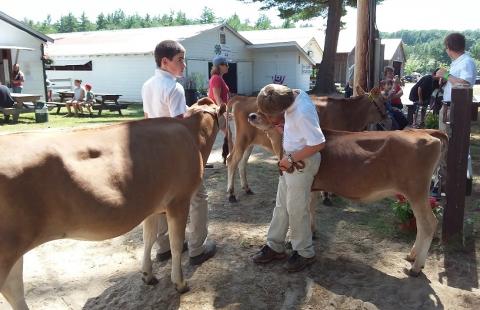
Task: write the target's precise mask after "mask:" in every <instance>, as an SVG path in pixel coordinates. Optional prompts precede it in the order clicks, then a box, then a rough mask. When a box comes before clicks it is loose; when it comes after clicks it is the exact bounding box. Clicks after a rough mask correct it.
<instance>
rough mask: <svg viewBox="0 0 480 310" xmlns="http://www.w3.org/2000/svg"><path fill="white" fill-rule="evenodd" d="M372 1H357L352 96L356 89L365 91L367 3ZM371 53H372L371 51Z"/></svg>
mask: <svg viewBox="0 0 480 310" xmlns="http://www.w3.org/2000/svg"><path fill="white" fill-rule="evenodd" d="M370 1H372V2H373V1H374V0H358V1H357V43H356V46H355V71H354V77H353V85H354V86H355V87H354V88H353V92H354V95H357V93H356V87H357V86H360V87H362V88H363V89H364V90H366V89H367V86H368V84H367V76H368V72H367V70H368V67H369V63H368V62H369V61H368V60H369V57H368V45H369V28H370V27H369V26H370V20H369V2H370ZM372 52H373V51H372Z"/></svg>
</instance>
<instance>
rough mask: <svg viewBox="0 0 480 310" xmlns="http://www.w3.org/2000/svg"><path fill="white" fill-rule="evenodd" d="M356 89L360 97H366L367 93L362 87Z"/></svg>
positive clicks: (358, 86)
mask: <svg viewBox="0 0 480 310" xmlns="http://www.w3.org/2000/svg"><path fill="white" fill-rule="evenodd" d="M355 89H356V90H357V95H359V96H363V95H365V91H364V90H363V88H362V87H361V86H360V85H357V87H356V88H355Z"/></svg>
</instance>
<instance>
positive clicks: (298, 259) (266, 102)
mask: <svg viewBox="0 0 480 310" xmlns="http://www.w3.org/2000/svg"><path fill="white" fill-rule="evenodd" d="M257 104H258V108H259V110H260V111H261V112H262V113H264V114H265V116H266V117H267V119H268V120H269V121H270V122H271V123H272V124H273V125H274V126H276V127H277V128H279V130H280V131H283V148H284V156H283V158H282V159H281V160H280V162H279V163H278V165H279V167H280V170H282V171H284V173H283V174H282V175H281V176H280V177H279V181H278V188H277V198H276V204H275V209H274V210H273V217H272V221H271V223H270V227H269V229H268V234H267V243H266V244H265V245H264V246H263V247H262V249H261V250H260V251H259V252H258V253H256V254H255V255H254V256H253V262H254V263H256V264H266V263H269V262H272V261H275V260H280V259H284V258H286V254H285V239H286V235H287V231H288V229H289V228H290V239H291V242H292V249H293V253H292V255H291V256H290V258H289V259H288V261H287V263H286V265H285V269H286V271H288V272H297V271H300V270H302V269H304V268H305V267H307V266H309V265H311V264H312V263H313V262H314V261H315V251H314V248H313V242H312V231H311V228H310V212H309V202H310V188H311V186H312V182H313V178H314V176H315V175H316V174H317V172H318V168H319V166H320V158H321V157H320V153H319V152H320V151H321V150H322V149H323V148H324V147H325V136H324V135H323V133H322V130H321V129H320V121H319V119H318V114H317V111H316V109H315V105H314V104H313V103H312V101H311V99H310V97H309V96H308V95H307V94H306V93H305V92H304V91H302V90H299V89H294V90H292V89H290V88H288V87H286V86H283V85H277V84H269V85H267V86H265V87H264V88H262V89H261V90H260V93H259V94H258V97H257ZM282 127H283V129H282ZM299 161H303V163H304V164H305V167H304V168H302V169H301V171H299V170H298V169H294V170H293V172H291V173H287V172H285V171H287V170H288V169H290V168H291V167H292V166H293V165H294V163H296V162H299ZM297 167H298V165H297Z"/></svg>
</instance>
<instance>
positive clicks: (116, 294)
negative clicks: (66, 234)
mask: <svg viewBox="0 0 480 310" xmlns="http://www.w3.org/2000/svg"><path fill="white" fill-rule="evenodd" d="M217 140H218V141H220V140H221V139H217ZM210 162H213V163H215V168H213V169H208V170H207V173H206V185H207V188H208V192H209V201H210V204H209V208H210V219H211V220H210V238H211V239H213V240H215V241H216V242H217V244H218V252H217V254H216V255H215V257H214V258H212V259H211V260H209V261H207V262H206V263H204V264H203V265H201V266H199V267H191V266H190V265H189V264H188V260H187V258H188V257H187V255H186V254H184V255H183V261H182V262H183V267H184V269H183V270H184V273H185V276H186V279H187V281H188V283H189V286H190V291H189V292H188V293H186V294H183V295H179V294H177V293H176V291H175V289H174V287H173V285H172V283H171V282H170V262H167V263H163V264H160V263H155V264H154V270H156V275H157V277H158V279H159V280H160V282H159V283H158V284H157V285H156V286H147V285H144V284H143V282H142V280H141V275H140V265H141V257H142V231H141V227H137V228H135V229H134V230H133V231H131V232H129V233H127V234H125V235H124V236H120V237H118V238H115V239H111V240H107V241H104V242H85V241H74V240H60V241H54V242H50V243H48V244H44V245H43V246H41V247H39V248H37V249H35V250H33V251H31V252H30V253H28V254H26V256H25V274H24V278H25V292H26V299H27V303H28V304H29V306H30V307H31V309H38V310H41V309H45V310H47V309H48V310H54V309H188V310H194V309H195V310H196V309H248V310H251V309H480V289H479V286H478V285H479V281H478V277H479V273H480V267H479V262H480V233H479V231H480V229H479V222H480V204H479V202H478V201H479V198H480V197H479V194H478V193H480V186H479V180H478V179H476V184H475V192H476V194H475V196H473V197H470V198H468V211H467V216H466V218H467V222H468V223H469V225H467V227H469V229H467V230H468V236H469V239H468V241H467V246H466V247H465V248H464V249H460V250H458V249H457V250H448V249H445V248H444V246H443V245H441V243H440V241H439V239H438V236H439V235H438V234H437V238H435V239H434V242H433V244H432V247H431V250H430V255H429V258H428V260H427V263H426V266H425V269H424V275H422V276H420V277H419V278H410V277H408V276H406V275H405V274H404V271H403V269H404V268H408V267H409V266H410V264H409V263H408V262H407V261H405V260H404V259H403V258H404V257H405V254H406V253H407V252H408V251H409V249H410V247H411V245H412V244H413V240H414V235H413V234H408V233H402V232H400V231H399V230H398V229H397V223H396V220H395V218H394V217H393V216H392V212H391V211H390V210H389V209H388V208H387V207H385V206H384V204H385V201H384V202H379V203H376V204H370V205H361V204H353V203H349V202H347V201H344V200H342V199H340V198H336V199H335V201H334V206H333V207H326V206H323V205H322V204H319V205H318V208H317V221H318V223H317V226H318V228H319V237H318V238H317V239H316V240H315V241H314V245H315V250H316V254H317V262H316V263H315V264H314V265H313V266H311V267H310V268H309V269H307V270H305V271H302V272H300V273H297V274H287V273H285V272H284V271H283V269H282V263H274V264H272V265H270V266H263V267H262V266H256V265H254V264H253V263H252V262H251V261H250V259H249V258H250V256H251V255H252V254H254V253H255V252H256V251H257V250H258V249H259V247H260V246H261V245H262V244H263V243H264V241H265V235H266V232H267V228H268V224H269V222H270V219H271V215H272V210H273V207H274V203H275V192H276V184H277V177H278V174H277V170H276V168H275V165H274V163H275V161H274V160H273V158H272V157H271V156H270V155H269V154H267V153H264V152H261V151H259V150H255V151H254V155H253V156H252V158H251V161H250V162H251V163H250V165H249V168H248V173H249V174H248V176H249V180H250V185H251V187H252V189H253V190H254V192H255V193H256V194H255V195H252V196H247V195H245V194H243V193H241V192H240V191H238V194H239V195H238V199H239V202H238V203H236V204H229V203H228V202H226V195H225V189H226V168H225V167H224V166H223V165H222V164H221V163H220V148H219V145H218V143H217V145H216V149H215V151H214V153H213V154H212V156H211V158H210ZM479 168H480V167H478V165H476V167H475V170H476V171H479ZM477 175H478V173H477ZM346 177H348V176H346ZM237 189H239V186H238V182H237ZM440 226H441V225H440ZM0 309H1V310H3V309H9V306H8V305H7V303H6V302H5V300H4V299H3V298H2V297H0Z"/></svg>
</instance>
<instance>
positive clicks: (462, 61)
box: [435, 33, 477, 131]
mask: <svg viewBox="0 0 480 310" xmlns="http://www.w3.org/2000/svg"><path fill="white" fill-rule="evenodd" d="M444 44H445V49H446V52H447V54H448V56H449V57H450V58H451V59H452V63H451V65H450V70H449V71H447V70H446V69H444V68H441V69H439V70H438V71H437V73H436V75H435V76H436V77H437V78H441V79H444V80H445V81H446V82H447V84H446V85H445V88H444V91H443V101H444V105H443V106H442V109H441V110H440V119H439V129H440V130H443V131H448V128H447V126H446V123H447V122H448V119H449V115H448V114H449V108H448V107H449V106H450V102H451V101H452V87H453V86H454V85H457V84H469V85H475V76H476V74H477V69H476V66H475V61H474V60H473V59H472V57H470V55H468V54H467V53H465V36H464V35H463V34H461V33H451V34H449V35H448V36H446V37H445V40H444Z"/></svg>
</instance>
